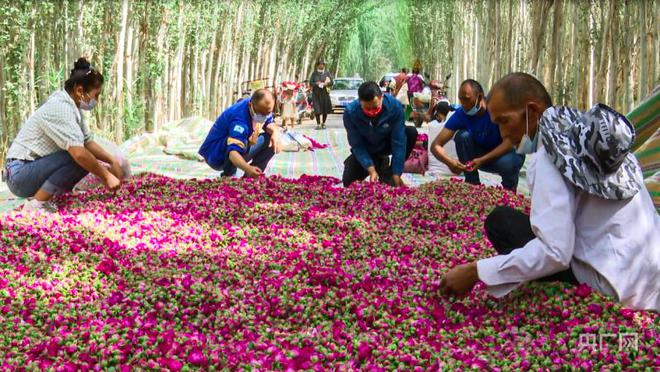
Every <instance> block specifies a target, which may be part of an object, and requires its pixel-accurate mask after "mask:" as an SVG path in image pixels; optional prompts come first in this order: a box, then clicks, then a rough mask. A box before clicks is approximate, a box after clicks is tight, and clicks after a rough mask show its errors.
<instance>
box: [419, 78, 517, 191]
mask: <svg viewBox="0 0 660 372" xmlns="http://www.w3.org/2000/svg"><path fill="white" fill-rule="evenodd" d="M458 98H459V100H460V102H461V107H460V108H459V109H458V110H456V112H455V113H454V115H452V116H451V117H450V118H449V120H447V123H446V124H445V127H444V128H443V129H442V131H441V132H440V134H438V136H437V137H436V138H435V139H434V140H433V144H432V146H431V152H432V153H433V155H434V156H435V157H436V158H438V160H440V161H442V162H443V163H445V164H447V166H448V167H449V169H451V170H452V172H454V173H456V174H461V173H462V172H465V181H466V182H468V183H471V184H473V185H478V184H480V181H479V171H478V170H479V169H481V170H483V171H486V172H489V173H497V174H499V175H500V176H502V186H503V187H504V188H505V189H509V190H512V191H516V189H517V188H518V176H519V173H520V168H522V165H523V163H524V162H525V156H524V155H519V154H517V153H516V151H515V150H514V148H513V144H512V143H511V141H510V140H508V139H506V138H505V139H502V136H501V134H500V129H499V127H498V126H497V125H496V124H495V123H493V122H492V121H491V119H490V114H489V113H488V110H487V109H486V100H485V98H484V90H483V88H482V87H481V84H479V83H478V82H477V81H475V80H471V79H468V80H465V81H464V82H463V83H462V84H461V87H460V89H459V91H458ZM452 138H453V139H454V142H456V153H457V155H458V159H454V158H452V157H450V156H448V155H447V154H446V153H445V151H444V149H443V146H444V145H445V144H446V143H447V142H449V141H450V140H451V139H452Z"/></svg>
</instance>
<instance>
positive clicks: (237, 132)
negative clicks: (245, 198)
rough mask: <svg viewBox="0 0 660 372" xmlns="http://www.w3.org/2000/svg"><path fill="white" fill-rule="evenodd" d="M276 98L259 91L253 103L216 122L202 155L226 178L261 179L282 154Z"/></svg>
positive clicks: (241, 104) (229, 111) (244, 103)
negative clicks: (275, 121)
mask: <svg viewBox="0 0 660 372" xmlns="http://www.w3.org/2000/svg"><path fill="white" fill-rule="evenodd" d="M274 107H275V96H274V95H273V93H272V92H271V91H269V90H267V89H259V90H257V91H255V92H254V94H253V95H252V97H251V98H250V99H246V100H242V101H240V102H238V103H235V104H234V105H232V106H231V107H229V108H228V109H227V110H225V111H224V112H223V113H222V115H220V117H219V118H218V119H217V120H216V121H215V123H214V124H213V127H212V128H211V131H210V132H209V134H208V136H207V137H206V140H204V143H203V144H202V147H201V148H200V149H199V154H200V155H201V156H202V157H203V158H204V159H205V160H206V163H207V164H208V165H209V166H210V167H211V168H213V169H215V170H218V171H220V170H221V171H223V173H222V176H223V177H231V176H234V175H235V174H236V170H237V168H240V169H241V170H243V172H245V176H247V177H253V178H256V177H259V176H260V175H262V174H263V172H264V170H265V169H266V166H267V165H268V162H269V161H270V160H271V159H272V157H273V155H275V153H278V152H280V147H281V145H280V138H279V131H278V129H277V126H276V125H272V124H273V109H274Z"/></svg>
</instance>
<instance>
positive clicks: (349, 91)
mask: <svg viewBox="0 0 660 372" xmlns="http://www.w3.org/2000/svg"><path fill="white" fill-rule="evenodd" d="M362 83H364V80H363V79H362V78H356V77H352V78H344V77H342V78H336V79H335V81H334V82H333V85H332V90H331V91H330V102H332V108H333V110H334V109H338V108H341V109H343V108H346V106H348V104H349V103H351V102H353V101H354V100H355V99H357V97H358V88H359V87H360V85H362Z"/></svg>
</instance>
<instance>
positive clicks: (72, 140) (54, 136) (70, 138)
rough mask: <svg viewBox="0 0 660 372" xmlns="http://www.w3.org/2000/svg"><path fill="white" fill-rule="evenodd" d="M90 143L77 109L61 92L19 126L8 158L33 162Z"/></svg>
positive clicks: (68, 97)
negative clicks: (19, 128)
mask: <svg viewBox="0 0 660 372" xmlns="http://www.w3.org/2000/svg"><path fill="white" fill-rule="evenodd" d="M91 140H92V134H91V132H90V131H89V127H88V126H87V124H85V121H84V120H83V117H82V115H81V114H80V110H79V109H78V106H76V103H75V102H73V99H71V96H69V93H67V92H66V91H65V90H64V89H62V90H59V91H57V92H55V93H53V94H52V95H51V96H50V97H48V100H47V101H46V102H45V103H44V104H43V105H41V107H39V108H38V109H37V110H36V111H35V112H34V113H33V114H32V115H30V117H29V118H28V119H27V121H26V122H25V123H24V124H23V126H22V127H21V130H20V131H19V132H18V135H16V138H15V139H14V141H13V142H12V144H11V147H10V148H9V151H7V159H21V160H29V161H32V160H36V159H39V158H43V157H44V156H48V155H51V154H53V153H55V152H58V151H62V150H64V151H66V150H68V149H69V147H83V146H84V145H85V144H86V143H87V142H89V141H91Z"/></svg>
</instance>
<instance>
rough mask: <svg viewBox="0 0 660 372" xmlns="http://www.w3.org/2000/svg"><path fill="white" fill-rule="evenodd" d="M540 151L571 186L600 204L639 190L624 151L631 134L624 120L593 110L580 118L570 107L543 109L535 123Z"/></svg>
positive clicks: (631, 159) (634, 165) (639, 180)
mask: <svg viewBox="0 0 660 372" xmlns="http://www.w3.org/2000/svg"><path fill="white" fill-rule="evenodd" d="M540 128H541V138H542V140H543V145H544V147H545V150H546V151H547V153H548V154H549V155H550V158H551V159H552V162H553V163H554V164H555V166H556V167H557V168H558V169H559V171H560V172H561V173H562V174H563V175H564V177H566V179H568V180H569V181H570V182H571V183H573V184H574V185H575V186H577V187H579V188H580V189H582V190H584V191H586V192H587V193H589V194H592V195H596V196H599V197H602V198H605V199H614V200H624V199H629V198H631V197H633V196H634V195H635V194H637V192H638V191H639V190H640V189H642V187H643V185H644V181H643V176H642V170H641V168H640V167H639V163H638V162H637V159H636V158H635V156H634V155H633V154H632V153H631V152H630V148H631V147H632V145H633V143H634V142H635V129H634V127H633V126H632V124H630V122H629V121H628V119H626V118H625V116H623V115H621V114H619V113H618V112H616V111H614V110H613V109H612V108H610V107H608V106H606V105H603V104H597V105H595V106H594V107H593V108H592V109H591V110H589V111H588V112H586V113H583V112H581V111H579V110H577V109H574V108H570V107H559V106H558V107H551V108H549V109H547V110H546V111H545V112H544V113H543V116H542V117H541V122H540Z"/></svg>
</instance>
